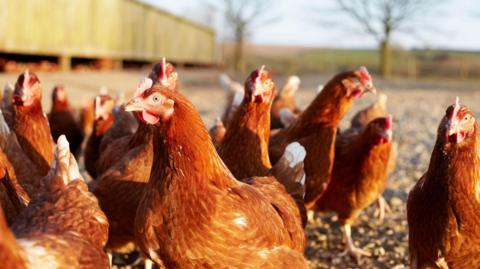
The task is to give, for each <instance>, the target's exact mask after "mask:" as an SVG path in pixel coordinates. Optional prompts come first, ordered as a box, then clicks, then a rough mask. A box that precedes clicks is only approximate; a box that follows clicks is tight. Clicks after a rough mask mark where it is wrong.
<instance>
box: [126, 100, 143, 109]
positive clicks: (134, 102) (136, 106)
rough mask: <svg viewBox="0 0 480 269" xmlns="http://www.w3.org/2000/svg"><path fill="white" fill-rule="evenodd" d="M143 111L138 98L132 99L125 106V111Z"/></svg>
mask: <svg viewBox="0 0 480 269" xmlns="http://www.w3.org/2000/svg"><path fill="white" fill-rule="evenodd" d="M143 109H144V107H143V105H142V102H141V100H140V99H138V98H133V99H132V100H130V101H129V102H128V103H127V104H126V105H125V111H127V112H128V111H142V110H143Z"/></svg>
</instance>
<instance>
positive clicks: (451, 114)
mask: <svg viewBox="0 0 480 269" xmlns="http://www.w3.org/2000/svg"><path fill="white" fill-rule="evenodd" d="M476 129H477V122H476V119H475V117H474V115H473V112H472V111H470V109H469V108H468V107H467V106H465V105H460V101H459V99H458V97H457V99H456V100H455V104H453V105H451V106H449V107H448V108H447V111H446V112H445V116H444V117H443V120H442V122H441V123H440V127H439V135H443V136H444V137H445V143H446V144H462V143H463V142H464V141H465V140H467V139H468V138H470V137H473V136H474V135H475V132H476Z"/></svg>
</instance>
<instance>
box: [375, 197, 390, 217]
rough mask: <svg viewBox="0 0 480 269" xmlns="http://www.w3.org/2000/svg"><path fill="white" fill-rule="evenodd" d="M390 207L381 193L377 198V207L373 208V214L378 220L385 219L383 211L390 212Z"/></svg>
mask: <svg viewBox="0 0 480 269" xmlns="http://www.w3.org/2000/svg"><path fill="white" fill-rule="evenodd" d="M391 212H392V209H391V208H390V206H389V205H388V203H387V201H385V198H383V196H382V195H380V196H378V198H377V208H376V209H375V212H374V216H375V217H378V220H380V221H383V220H384V219H385V213H391Z"/></svg>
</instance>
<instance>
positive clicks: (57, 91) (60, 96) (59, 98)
mask: <svg viewBox="0 0 480 269" xmlns="http://www.w3.org/2000/svg"><path fill="white" fill-rule="evenodd" d="M52 102H61V103H65V102H67V94H66V93H65V88H64V87H63V85H56V86H55V87H54V88H53V91H52Z"/></svg>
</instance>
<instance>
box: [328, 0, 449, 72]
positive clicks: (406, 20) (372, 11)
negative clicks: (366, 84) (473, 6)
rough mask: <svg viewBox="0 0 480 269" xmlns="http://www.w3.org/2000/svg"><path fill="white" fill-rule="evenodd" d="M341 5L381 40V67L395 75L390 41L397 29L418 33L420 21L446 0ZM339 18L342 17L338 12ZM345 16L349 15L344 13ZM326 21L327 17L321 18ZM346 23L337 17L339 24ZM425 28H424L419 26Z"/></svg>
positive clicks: (339, 1) (345, 1)
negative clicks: (391, 63)
mask: <svg viewBox="0 0 480 269" xmlns="http://www.w3.org/2000/svg"><path fill="white" fill-rule="evenodd" d="M334 1H335V3H336V7H337V9H338V10H339V11H340V12H342V13H344V14H345V15H347V16H348V17H349V18H350V19H351V20H352V21H354V22H356V23H355V25H356V26H357V27H360V28H361V29H362V30H363V31H364V32H365V33H367V34H369V35H371V36H372V37H373V38H375V39H376V40H377V42H378V43H379V53H380V55H379V56H380V57H379V59H380V71H381V74H382V76H384V77H388V76H390V75H391V66H390V42H391V38H392V34H393V33H394V32H398V31H403V32H405V33H407V34H409V33H410V34H416V33H417V31H418V30H424V29H425V28H423V27H422V26H421V25H420V23H421V22H422V21H424V20H425V19H426V17H427V16H426V15H427V14H428V13H429V12H431V11H432V10H433V9H434V8H435V7H437V6H438V5H439V4H440V3H442V2H445V1H444V0H334ZM336 18H337V19H340V17H338V16H336ZM341 18H342V19H344V18H345V17H341ZM321 22H322V23H324V22H325V21H321ZM342 23H345V22H344V21H341V22H340V21H337V24H342ZM419 28H421V29H419Z"/></svg>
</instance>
